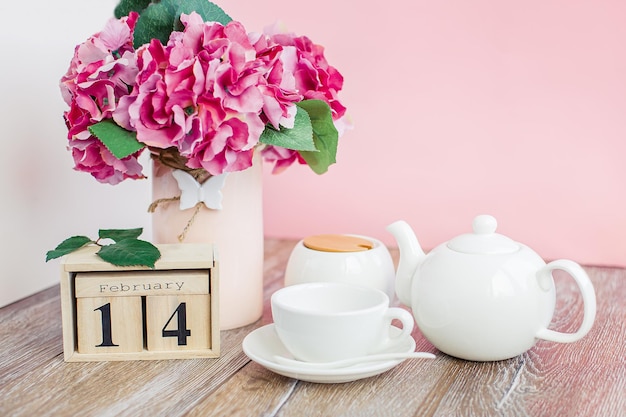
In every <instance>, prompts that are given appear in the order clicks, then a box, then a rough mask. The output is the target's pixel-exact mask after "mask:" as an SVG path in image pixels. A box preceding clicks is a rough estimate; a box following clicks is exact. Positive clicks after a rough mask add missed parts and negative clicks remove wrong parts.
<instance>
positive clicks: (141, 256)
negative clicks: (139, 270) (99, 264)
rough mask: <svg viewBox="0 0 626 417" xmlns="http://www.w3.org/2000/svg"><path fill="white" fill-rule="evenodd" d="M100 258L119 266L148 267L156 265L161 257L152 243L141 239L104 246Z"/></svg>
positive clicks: (99, 254)
mask: <svg viewBox="0 0 626 417" xmlns="http://www.w3.org/2000/svg"><path fill="white" fill-rule="evenodd" d="M98 256H100V258H102V259H103V260H104V261H106V262H109V263H111V264H113V265H117V266H147V267H150V268H154V264H155V263H156V261H158V260H159V258H160V257H161V252H159V249H158V248H157V247H156V246H154V245H153V244H152V243H150V242H146V241H145V240H139V239H124V240H120V241H119V242H116V243H113V244H111V245H107V246H103V247H102V248H101V249H100V250H99V251H98Z"/></svg>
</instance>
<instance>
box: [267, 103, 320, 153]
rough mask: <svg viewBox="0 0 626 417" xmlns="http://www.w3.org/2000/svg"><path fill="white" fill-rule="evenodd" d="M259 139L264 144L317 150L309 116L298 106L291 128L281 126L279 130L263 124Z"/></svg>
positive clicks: (298, 149)
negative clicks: (263, 127)
mask: <svg viewBox="0 0 626 417" xmlns="http://www.w3.org/2000/svg"><path fill="white" fill-rule="evenodd" d="M259 141H260V142H261V143H264V144H266V145H274V146H280V147H282V148H287V149H293V150H294V151H312V152H315V151H317V148H316V147H315V143H314V142H313V126H312V125H311V118H310V117H309V114H308V113H307V112H306V110H304V109H302V108H300V107H298V112H297V113H296V119H295V122H294V125H293V128H292V129H286V128H282V127H281V129H280V130H276V129H274V128H273V127H271V126H265V130H264V131H263V133H262V134H261V137H260V138H259Z"/></svg>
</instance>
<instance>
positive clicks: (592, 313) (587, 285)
mask: <svg viewBox="0 0 626 417" xmlns="http://www.w3.org/2000/svg"><path fill="white" fill-rule="evenodd" d="M555 269H560V270H563V271H565V272H567V273H568V274H569V275H570V276H571V277H572V278H574V280H575V281H576V284H578V290H579V291H580V294H581V295H582V297H583V322H582V324H581V325H580V328H579V329H578V331H576V332H575V333H563V332H557V331H554V330H549V329H547V328H543V329H541V330H539V331H538V332H537V335H536V337H537V338H538V339H544V340H549V341H551V342H559V343H571V342H575V341H577V340H579V339H581V338H582V337H583V336H585V335H586V334H587V333H588V332H589V330H591V326H592V325H593V322H594V320H595V318H596V292H595V291H594V289H593V285H592V284H591V280H589V276H588V275H587V273H586V272H585V270H584V269H583V268H582V267H581V266H580V265H578V264H577V263H576V262H573V261H569V260H566V259H560V260H557V261H552V262H550V263H549V264H547V265H546V266H544V267H543V268H541V269H540V270H539V272H537V281H538V282H539V286H540V287H541V289H542V290H544V291H549V290H550V289H551V288H552V271H553V270H555Z"/></svg>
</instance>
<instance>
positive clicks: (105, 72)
mask: <svg viewBox="0 0 626 417" xmlns="http://www.w3.org/2000/svg"><path fill="white" fill-rule="evenodd" d="M138 17H139V15H138V14H137V13H131V14H130V15H129V16H127V17H124V18H122V19H119V20H116V19H112V20H110V21H109V22H108V23H107V24H106V26H105V28H104V30H103V31H102V32H100V33H97V34H95V35H93V36H91V37H90V38H89V39H87V41H85V42H84V43H82V44H80V45H78V46H77V47H76V49H75V51H74V57H73V58H72V61H71V62H70V67H69V69H68V71H67V73H66V74H65V75H64V76H63V78H62V79H61V85H60V87H61V94H62V96H63V99H64V100H65V102H66V103H67V104H68V105H69V106H70V108H69V110H67V111H66V112H65V113H64V119H65V122H66V125H67V127H68V139H69V148H70V150H71V152H72V156H73V158H74V163H75V169H77V170H78V171H84V172H89V173H91V175H92V176H93V177H95V178H96V179H97V180H98V181H100V182H104V183H109V184H117V183H119V182H120V181H122V180H124V179H126V178H143V174H142V173H141V171H142V170H141V165H140V164H139V163H138V162H137V157H138V155H139V152H137V153H136V154H134V155H130V156H128V157H126V158H124V159H122V160H119V159H117V158H115V157H114V156H113V155H112V154H111V153H110V152H109V151H108V149H106V147H105V146H104V145H103V144H102V143H101V142H100V141H99V140H97V139H96V138H95V137H93V136H92V135H91V133H90V132H89V130H88V129H89V127H90V126H92V125H93V124H95V123H98V122H100V121H102V120H105V119H111V118H112V117H113V113H114V111H115V110H116V108H117V106H118V102H119V100H120V98H121V97H124V96H125V95H127V94H129V92H130V89H131V88H132V85H133V84H134V79H135V76H136V74H137V68H136V64H135V54H134V49H133V46H132V34H133V30H134V27H135V23H136V21H137V18H138Z"/></svg>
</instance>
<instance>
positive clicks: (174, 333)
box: [94, 303, 191, 347]
mask: <svg viewBox="0 0 626 417" xmlns="http://www.w3.org/2000/svg"><path fill="white" fill-rule="evenodd" d="M94 311H100V318H101V323H102V343H100V344H99V345H96V347H115V346H119V345H116V344H115V343H113V334H112V329H111V303H107V304H104V305H102V306H100V307H98V308H96V309H94ZM174 316H176V317H177V321H176V324H177V327H176V328H175V329H173V330H172V329H168V326H169V325H170V323H171V322H172V319H173V318H174ZM161 336H162V337H176V338H178V346H186V345H187V338H188V337H190V336H191V330H189V329H187V303H180V304H178V307H176V309H175V310H174V312H173V313H172V315H171V316H170V318H169V319H168V320H167V323H165V325H164V326H163V329H162V330H161Z"/></svg>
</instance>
